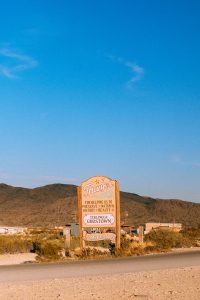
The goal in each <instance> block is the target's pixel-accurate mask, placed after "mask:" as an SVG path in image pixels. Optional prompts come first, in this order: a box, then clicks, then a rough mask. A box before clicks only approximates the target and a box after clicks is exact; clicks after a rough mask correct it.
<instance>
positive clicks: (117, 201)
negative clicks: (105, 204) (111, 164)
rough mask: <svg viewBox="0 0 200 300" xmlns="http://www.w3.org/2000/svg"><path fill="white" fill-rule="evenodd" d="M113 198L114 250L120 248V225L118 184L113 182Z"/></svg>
mask: <svg viewBox="0 0 200 300" xmlns="http://www.w3.org/2000/svg"><path fill="white" fill-rule="evenodd" d="M115 197H116V248H117V249H119V248H120V239H121V224H120V191H119V184H118V182H117V180H115Z"/></svg>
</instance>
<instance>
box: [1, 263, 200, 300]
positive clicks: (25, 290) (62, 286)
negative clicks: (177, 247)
mask: <svg viewBox="0 0 200 300" xmlns="http://www.w3.org/2000/svg"><path fill="white" fill-rule="evenodd" d="M0 299H1V300H9V299H13V300H57V299H59V300H61V299H62V300H73V299H76V300H90V299H93V300H97V299H98V300H99V299H100V300H104V299H106V300H112V299H113V300H117V299H120V300H121V299H137V300H147V299H148V300H169V299H170V300H171V299H173V300H199V299H200V266H198V267H189V268H181V269H170V270H164V271H163V270H162V271H152V272H139V273H127V274H118V275H109V276H108V275H106V276H90V277H81V278H67V279H56V278H55V279H53V280H41V281H26V282H14V283H1V284H0Z"/></svg>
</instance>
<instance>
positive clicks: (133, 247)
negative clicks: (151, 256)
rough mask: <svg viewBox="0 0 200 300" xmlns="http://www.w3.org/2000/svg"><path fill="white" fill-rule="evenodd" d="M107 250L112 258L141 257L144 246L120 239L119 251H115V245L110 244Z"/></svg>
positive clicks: (123, 238)
mask: <svg viewBox="0 0 200 300" xmlns="http://www.w3.org/2000/svg"><path fill="white" fill-rule="evenodd" d="M109 250H110V252H111V254H112V255H114V256H131V255H142V254H144V253H145V245H144V244H142V243H139V242H136V241H133V240H130V239H127V238H125V237H122V238H121V243H120V249H116V248H115V244H110V249H109Z"/></svg>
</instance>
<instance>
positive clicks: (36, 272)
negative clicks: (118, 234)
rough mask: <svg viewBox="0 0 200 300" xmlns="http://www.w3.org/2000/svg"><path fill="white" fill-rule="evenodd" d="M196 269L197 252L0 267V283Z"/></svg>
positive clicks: (199, 264)
mask: <svg viewBox="0 0 200 300" xmlns="http://www.w3.org/2000/svg"><path fill="white" fill-rule="evenodd" d="M192 266H200V251H195V252H189V253H170V254H160V255H149V256H141V257H128V258H120V259H112V260H101V261H79V262H73V263H52V264H25V265H15V266H1V267H0V282H10V281H12V282H13V281H26V280H41V279H54V278H69V277H70V278H72V277H73V278H77V277H85V276H101V275H112V274H119V273H123V274H124V273H133V272H142V271H153V270H164V269H171V268H184V267H192Z"/></svg>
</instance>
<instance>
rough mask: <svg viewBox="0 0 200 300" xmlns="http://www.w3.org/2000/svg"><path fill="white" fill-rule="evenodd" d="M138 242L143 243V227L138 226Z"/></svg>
mask: <svg viewBox="0 0 200 300" xmlns="http://www.w3.org/2000/svg"><path fill="white" fill-rule="evenodd" d="M138 235H139V242H140V243H143V241H144V227H143V226H141V225H140V226H139V234H138Z"/></svg>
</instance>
